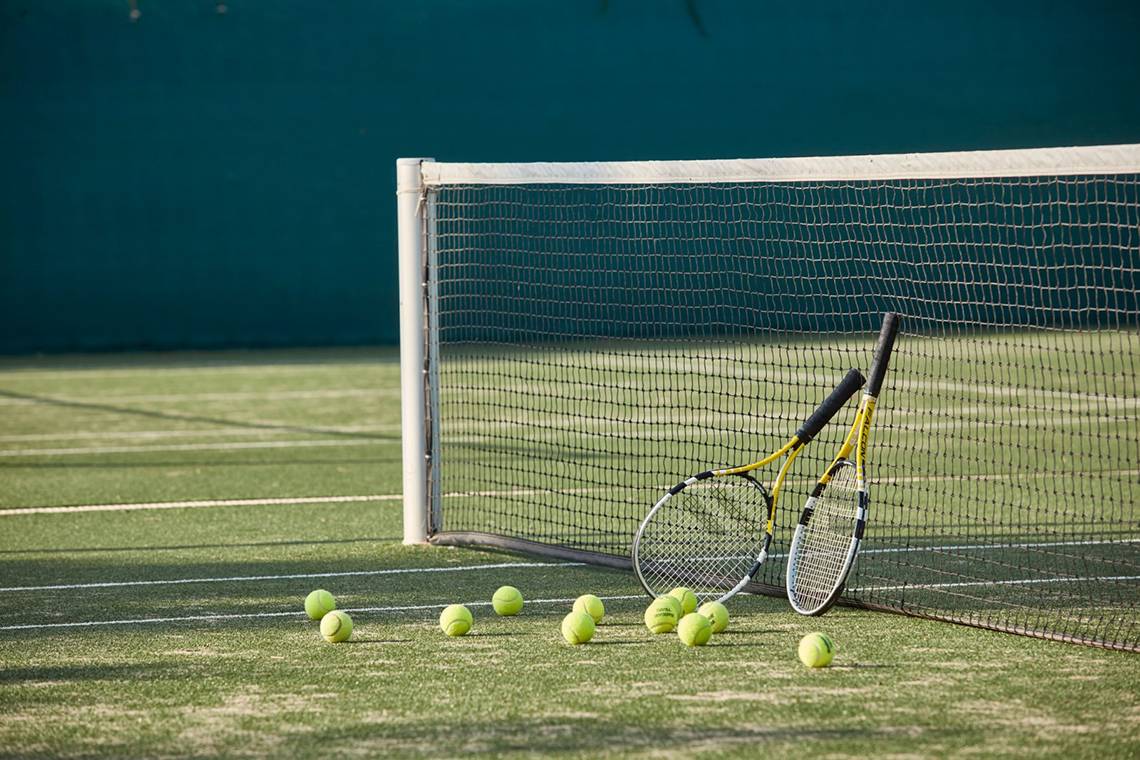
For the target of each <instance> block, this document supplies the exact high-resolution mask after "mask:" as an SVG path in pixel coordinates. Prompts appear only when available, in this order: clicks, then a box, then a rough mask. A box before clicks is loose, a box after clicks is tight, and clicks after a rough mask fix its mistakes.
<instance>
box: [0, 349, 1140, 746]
mask: <svg viewBox="0 0 1140 760" xmlns="http://www.w3.org/2000/svg"><path fill="white" fill-rule="evenodd" d="M904 366H905V365H904ZM901 374H902V377H903V378H904V379H905V370H903V372H902V373H901ZM397 375H398V365H397V362H396V355H395V353H394V352H390V351H389V352H376V351H316V352H299V351H298V352H292V351H291V352H240V353H219V354H171V355H161V356H158V355H156V356H146V357H104V358H94V359H90V360H86V359H85V360H83V361H82V362H81V363H80V362H78V361H76V360H70V359H42V360H34V359H26V360H3V361H2V362H0V483H2V488H0V568H2V573H0V577H2V579H3V580H2V581H0V597H2V599H3V601H4V604H3V605H2V607H0V610H2V611H0V755H6V756H13V755H35V754H51V755H54V756H71V757H79V756H84V757H87V756H108V757H156V756H206V755H238V756H240V755H253V754H279V755H283V756H295V757H310V756H313V757H315V756H328V755H329V754H330V753H335V754H337V755H339V756H345V757H356V756H374V755H378V754H382V753H390V754H400V755H413V756H414V755H438V756H455V755H458V754H461V753H462V754H467V753H472V752H475V753H486V754H504V753H518V754H526V753H535V752H552V753H555V752H560V753H565V754H566V755H570V756H580V757H593V756H598V755H606V754H613V755H617V754H643V755H661V754H666V753H668V752H670V751H675V752H677V753H682V754H695V753H698V752H718V753H725V754H735V755H739V756H755V755H757V754H758V753H760V752H765V753H773V754H774V755H776V756H782V755H791V754H797V755H805V754H810V755H825V754H826V755H830V756H857V755H864V756H865V755H868V754H871V753H875V754H877V755H882V756H892V755H894V756H903V755H907V756H929V755H960V754H983V755H1008V756H1027V757H1029V756H1031V757H1040V756H1084V757H1093V756H1096V757H1105V756H1119V757H1126V756H1135V755H1136V754H1137V753H1138V752H1140V697H1138V694H1140V660H1138V659H1137V658H1136V657H1135V655H1130V654H1124V653H1119V652H1109V651H1103V650H1099V649H1093V648H1088V647H1079V646H1073V645H1066V644H1060V643H1050V642H1043V641H1038V640H1031V639H1026V638H1021V637H1014V636H1008V635H1004V634H997V633H990V632H985V631H979V630H974V629H969V628H963V627H958V626H952V625H946V624H939V623H933V622H927V621H922V620H914V619H909V618H905V617H901V616H898V615H887V614H882V613H870V612H863V611H855V610H850V609H838V610H836V611H834V612H833V613H831V614H829V615H828V616H827V617H825V618H822V619H820V620H806V619H804V618H801V617H799V616H797V615H795V614H794V613H792V612H791V611H790V610H789V609H788V606H787V604H786V602H784V601H782V600H775V599H768V598H757V597H745V598H739V599H736V600H734V601H733V602H732V603H731V604H730V605H729V608H730V611H731V612H732V615H733V619H732V623H731V626H730V630H729V632H727V633H725V634H722V635H721V636H719V637H717V638H714V640H713V642H712V643H711V644H710V645H709V646H708V647H706V648H704V649H700V650H689V649H686V648H684V647H683V646H681V645H680V643H679V642H678V641H677V639H676V637H675V636H673V635H666V636H661V637H650V636H649V634H648V633H647V632H646V631H645V629H644V628H643V627H642V625H641V622H640V621H641V613H642V610H643V608H644V604H645V600H644V599H643V598H642V597H641V596H640V589H639V587H638V585H637V583H636V581H635V579H634V577H633V575H632V574H631V573H623V572H618V571H607V570H600V569H596V568H588V567H582V566H576V565H572V564H567V563H552V562H547V561H541V560H535V559H533V558H528V557H522V556H514V555H509V554H501V553H491V552H478V551H471V550H460V549H443V548H432V549H427V548H422V547H405V546H402V545H400V543H399V536H400V500H399V493H400V447H399V393H398V377H397ZM884 414H886V412H884ZM994 466H995V467H997V465H996V464H995V465H994ZM1131 466H1132V467H1134V466H1135V464H1134V462H1132V463H1131ZM124 505H134V506H133V507H132V508H129V509H127V508H124ZM57 508H62V509H57ZM1110 559H1111V557H1110ZM502 565H511V567H502ZM504 583H510V584H513V585H516V586H518V587H519V588H520V589H521V590H522V591H523V594H524V595H525V596H526V597H527V599H528V600H530V602H529V603H528V606H527V607H526V609H525V610H524V613H523V615H522V616H520V617H519V618H517V619H500V618H495V617H494V616H493V614H492V613H491V611H490V608H489V606H488V604H487V603H488V602H489V600H490V596H491V594H492V592H493V591H494V590H495V588H497V587H498V586H499V585H502V584H504ZM318 587H323V588H327V589H329V590H330V591H332V592H333V593H334V594H336V595H337V597H338V599H339V601H340V603H341V606H342V607H343V608H346V609H348V610H350V611H352V614H353V617H354V619H355V621H356V624H357V632H356V634H355V635H354V638H353V640H352V641H351V642H349V643H347V644H344V645H338V646H332V645H329V644H326V643H324V642H323V641H321V640H320V638H319V636H318V635H317V632H316V630H315V624H313V623H310V622H309V621H307V619H306V618H305V616H304V614H303V613H302V612H301V602H302V600H303V598H304V596H305V594H306V593H307V592H308V591H309V590H311V589H313V588H318ZM586 592H591V593H595V594H598V595H599V596H602V597H603V598H605V599H606V600H607V610H608V614H607V617H606V619H605V620H604V621H603V624H602V625H601V626H600V627H599V631H598V634H597V636H596V638H595V640H594V642H592V643H591V644H590V645H587V646H584V647H578V648H571V647H569V646H567V645H565V644H564V643H563V642H562V640H561V638H560V636H559V634H558V623H559V621H560V619H561V617H562V615H563V614H564V613H565V612H566V611H567V610H568V608H569V604H570V601H571V600H573V598H574V597H576V596H577V595H578V594H581V593H586ZM451 602H463V603H466V604H468V605H469V606H471V608H472V610H473V611H474V613H475V617H476V624H475V628H474V630H473V631H472V633H471V634H470V635H468V636H467V637H465V638H460V639H447V638H446V637H444V636H443V635H442V633H441V632H440V631H439V629H438V628H437V627H436V625H435V621H436V618H437V616H438V614H439V609H440V608H441V607H442V606H443V605H445V604H447V603H451ZM815 629H820V630H824V631H826V632H828V633H829V634H830V635H831V636H832V637H833V638H834V639H835V641H836V643H837V645H838V647H839V654H838V656H837V659H836V664H835V666H834V667H832V668H830V669H827V670H821V671H808V670H806V669H805V668H803V667H802V666H801V665H800V664H799V662H798V661H797V660H796V659H795V644H796V642H797V641H798V639H799V637H800V636H802V635H803V634H804V633H807V632H808V631H811V630H815Z"/></svg>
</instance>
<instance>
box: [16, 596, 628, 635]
mask: <svg viewBox="0 0 1140 760" xmlns="http://www.w3.org/2000/svg"><path fill="white" fill-rule="evenodd" d="M600 598H601V599H602V600H603V601H607V602H612V601H621V600H626V599H644V598H645V595H644V594H635V595H631V596H603V597H600ZM573 602H574V599H528V600H527V602H526V603H527V604H571V603H573ZM464 604H465V605H466V606H467V607H490V606H491V603H490V602H465V603H464ZM446 606H447V604H446V603H445V604H413V605H407V606H402V607H346V608H345V609H344V611H345V612H350V613H358V612H415V611H419V610H441V609H443V608H444V607H446ZM280 617H293V618H298V619H307V618H306V616H305V613H304V612H241V613H234V614H232V615H186V616H183V617H165V618H133V619H123V620H90V621H86V622H81V623H25V624H23V625H4V626H0V631H27V630H38V629H44V628H94V627H97V626H107V625H147V624H151V623H186V622H195V621H210V620H242V619H245V620H248V619H251V618H280Z"/></svg>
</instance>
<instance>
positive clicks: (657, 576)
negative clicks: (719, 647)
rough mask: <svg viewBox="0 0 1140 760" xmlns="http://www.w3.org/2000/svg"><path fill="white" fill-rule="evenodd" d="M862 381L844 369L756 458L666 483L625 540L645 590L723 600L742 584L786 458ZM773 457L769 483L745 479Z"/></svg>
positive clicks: (771, 519)
mask: <svg viewBox="0 0 1140 760" xmlns="http://www.w3.org/2000/svg"><path fill="white" fill-rule="evenodd" d="M863 383H864V378H863V375H862V373H860V372H859V370H856V369H852V370H848V372H847V375H846V376H845V377H844V378H843V381H842V382H841V383H840V384H839V385H838V386H837V387H836V388H835V390H833V391H832V392H831V394H830V395H829V396H828V397H827V399H826V400H825V401H824V402H823V403H822V404H820V406H819V408H818V409H816V410H815V412H813V413H812V415H811V416H810V417H809V418H808V419H807V421H806V422H804V424H803V425H802V426H801V427H800V429H799V430H798V431H797V432H796V434H795V435H794V436H792V438H791V440H789V441H788V442H787V443H785V444H784V445H783V446H782V447H780V449H779V450H777V451H774V452H772V453H771V454H769V455H768V456H766V457H764V458H763V459H761V460H759V461H756V462H753V463H752V464H746V465H742V466H740V467H729V468H725V469H719V470H706V471H705V472H702V473H699V474H697V475H694V476H692V477H691V478H687V479H686V480H683V481H681V482H680V483H678V484H677V485H675V486H673V487H672V488H670V489H669V492H668V493H666V494H665V495H664V496H662V497H661V499H660V500H659V501H658V502H657V503H656V504H654V505H653V508H652V509H650V510H649V512H648V513H647V514H646V515H645V519H643V520H642V521H641V525H640V526H639V527H638V529H637V534H636V535H635V536H634V539H633V567H634V570H635V571H636V572H637V577H638V579H639V580H640V581H641V585H642V586H644V587H645V590H646V591H648V592H649V593H650V594H651V595H652V596H661V595H663V594H667V593H669V591H671V590H672V589H674V588H676V587H677V586H686V587H688V588H690V589H692V590H693V592H694V593H695V594H696V595H697V597H698V598H700V599H701V601H707V600H710V599H717V600H720V601H724V600H726V599H729V598H731V597H732V596H734V595H735V594H737V593H738V592H739V591H740V590H741V589H743V588H744V586H745V585H746V584H747V583H748V582H749V581H751V580H752V579H753V578H754V577H755V576H756V573H757V572H758V571H759V569H760V567H761V566H762V565H763V564H764V561H765V560H766V559H767V557H768V549H769V548H770V547H771V545H772V531H773V527H774V525H775V521H776V502H777V500H778V499H779V498H780V488H781V486H782V485H783V483H784V479H785V478H786V477H787V475H788V470H789V469H790V468H791V464H792V462H793V461H795V459H796V457H797V456H798V455H799V453H800V452H801V451H802V450H803V448H804V446H805V445H807V443H808V442H809V441H811V439H812V438H814V437H815V436H816V435H817V434H818V433H819V431H820V430H822V429H823V426H824V425H826V424H827V423H828V421H830V420H831V418H832V417H834V416H835V414H836V412H838V411H839V410H840V409H841V408H842V407H843V405H844V404H845V403H847V400H848V399H850V398H851V397H852V396H853V395H854V394H855V392H856V391H858V390H859V389H860V388H862V387H863ZM781 458H783V462H782V463H781V465H780V467H779V470H778V472H777V474H776V477H775V479H774V480H773V481H772V485H771V487H768V486H765V485H764V484H763V483H761V482H760V481H759V480H757V479H756V478H755V477H753V473H754V472H755V471H756V470H757V469H759V468H761V467H765V466H767V465H770V464H772V463H774V462H776V461H777V460H779V459H781Z"/></svg>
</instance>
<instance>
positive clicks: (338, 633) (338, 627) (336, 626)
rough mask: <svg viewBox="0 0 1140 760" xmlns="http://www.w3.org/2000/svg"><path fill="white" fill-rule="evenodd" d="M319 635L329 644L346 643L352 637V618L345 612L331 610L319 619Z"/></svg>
mask: <svg viewBox="0 0 1140 760" xmlns="http://www.w3.org/2000/svg"><path fill="white" fill-rule="evenodd" d="M321 635H322V636H324V637H325V641H327V642H329V643H331V644H339V643H340V642H342V641H348V638H349V637H350V636H352V618H350V617H349V616H348V613H347V612H342V611H341V610H333V611H332V612H330V613H328V614H327V615H325V616H324V617H323V618H321Z"/></svg>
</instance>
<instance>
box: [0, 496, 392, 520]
mask: <svg viewBox="0 0 1140 760" xmlns="http://www.w3.org/2000/svg"><path fill="white" fill-rule="evenodd" d="M402 498H403V496H401V495H400V494H373V495H370V496H297V497H290V498H266V499H201V500H198V501H150V502H138V503H135V504H84V505H80V506H74V507H28V508H26V509H0V517H13V516H16V515H54V514H63V513H71V512H133V511H135V510H140V509H202V508H205V507H260V506H268V505H273V504H348V503H352V502H364V501H400V500H401V499H402Z"/></svg>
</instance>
